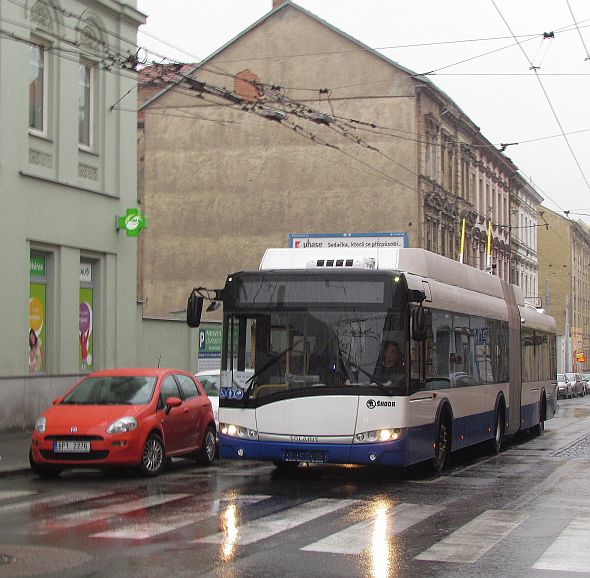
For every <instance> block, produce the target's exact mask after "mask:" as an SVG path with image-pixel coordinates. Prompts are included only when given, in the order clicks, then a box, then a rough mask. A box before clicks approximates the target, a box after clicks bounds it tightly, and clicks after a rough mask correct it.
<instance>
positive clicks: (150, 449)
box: [139, 434, 166, 477]
mask: <svg viewBox="0 0 590 578" xmlns="http://www.w3.org/2000/svg"><path fill="white" fill-rule="evenodd" d="M165 464H166V450H165V449H164V443H163V442H162V438H161V437H160V436H159V435H157V434H151V435H150V437H149V438H148V439H147V440H146V442H145V444H144V446H143V451H142V452H141V462H140V463H139V471H140V472H141V473H142V474H143V475H144V476H148V477H155V476H158V475H160V474H161V473H162V471H163V470H164V466H165Z"/></svg>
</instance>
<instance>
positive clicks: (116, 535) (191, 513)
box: [90, 495, 272, 540]
mask: <svg viewBox="0 0 590 578" xmlns="http://www.w3.org/2000/svg"><path fill="white" fill-rule="evenodd" d="M271 497H272V496H262V495H254V496H235V497H233V498H224V499H221V500H210V507H209V508H207V509H205V510H203V511H201V512H195V507H194V504H191V507H190V508H183V509H181V510H179V511H176V512H175V513H174V515H172V516H166V517H164V518H162V519H161V520H159V521H158V522H143V523H140V524H129V525H127V526H124V527H122V528H117V529H114V530H106V531H105V532H98V533H96V534H91V535H90V537H91V538H112V539H120V540H148V539H149V538H153V537H154V536H159V535H160V534H165V533H167V532H172V531H174V530H179V529H180V528H184V527H185V526H190V525H191V524H195V523H196V522H200V521H202V520H205V519H207V518H209V517H211V516H216V515H218V514H219V511H220V510H223V508H225V507H227V506H228V505H230V504H238V505H239V506H240V507H243V506H247V505H248V504H255V503H256V502H260V501H262V500H267V499H269V498H271Z"/></svg>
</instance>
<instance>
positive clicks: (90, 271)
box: [78, 261, 95, 371]
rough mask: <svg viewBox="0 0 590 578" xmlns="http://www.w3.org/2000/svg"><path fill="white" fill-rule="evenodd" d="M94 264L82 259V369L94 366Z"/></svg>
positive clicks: (89, 368) (80, 323) (80, 328)
mask: <svg viewBox="0 0 590 578" xmlns="http://www.w3.org/2000/svg"><path fill="white" fill-rule="evenodd" d="M94 269H95V267H94V265H93V263H91V262H85V261H80V318H79V329H78V340H79V343H80V349H79V352H80V369H81V370H82V371H89V370H92V369H93V367H94V323H93V322H94V289H95V281H94Z"/></svg>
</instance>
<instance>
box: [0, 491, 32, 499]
mask: <svg viewBox="0 0 590 578" xmlns="http://www.w3.org/2000/svg"><path fill="white" fill-rule="evenodd" d="M36 494H37V492H36V491H35V490H0V500H11V499H12V498H22V497H23V496H35V495H36Z"/></svg>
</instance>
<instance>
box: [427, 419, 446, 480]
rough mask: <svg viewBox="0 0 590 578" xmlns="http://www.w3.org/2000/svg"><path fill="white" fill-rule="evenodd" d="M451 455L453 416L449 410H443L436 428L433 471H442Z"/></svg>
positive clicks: (436, 472)
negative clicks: (451, 416)
mask: <svg viewBox="0 0 590 578" xmlns="http://www.w3.org/2000/svg"><path fill="white" fill-rule="evenodd" d="M450 455H451V418H450V416H449V413H448V411H445V410H443V411H442V412H441V415H440V418H439V420H438V425H437V428H436V439H435V445H434V457H433V458H432V462H431V465H432V471H433V472H434V473H435V474H438V473H440V472H442V471H443V470H444V469H445V467H446V466H447V465H448V463H449V458H450Z"/></svg>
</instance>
